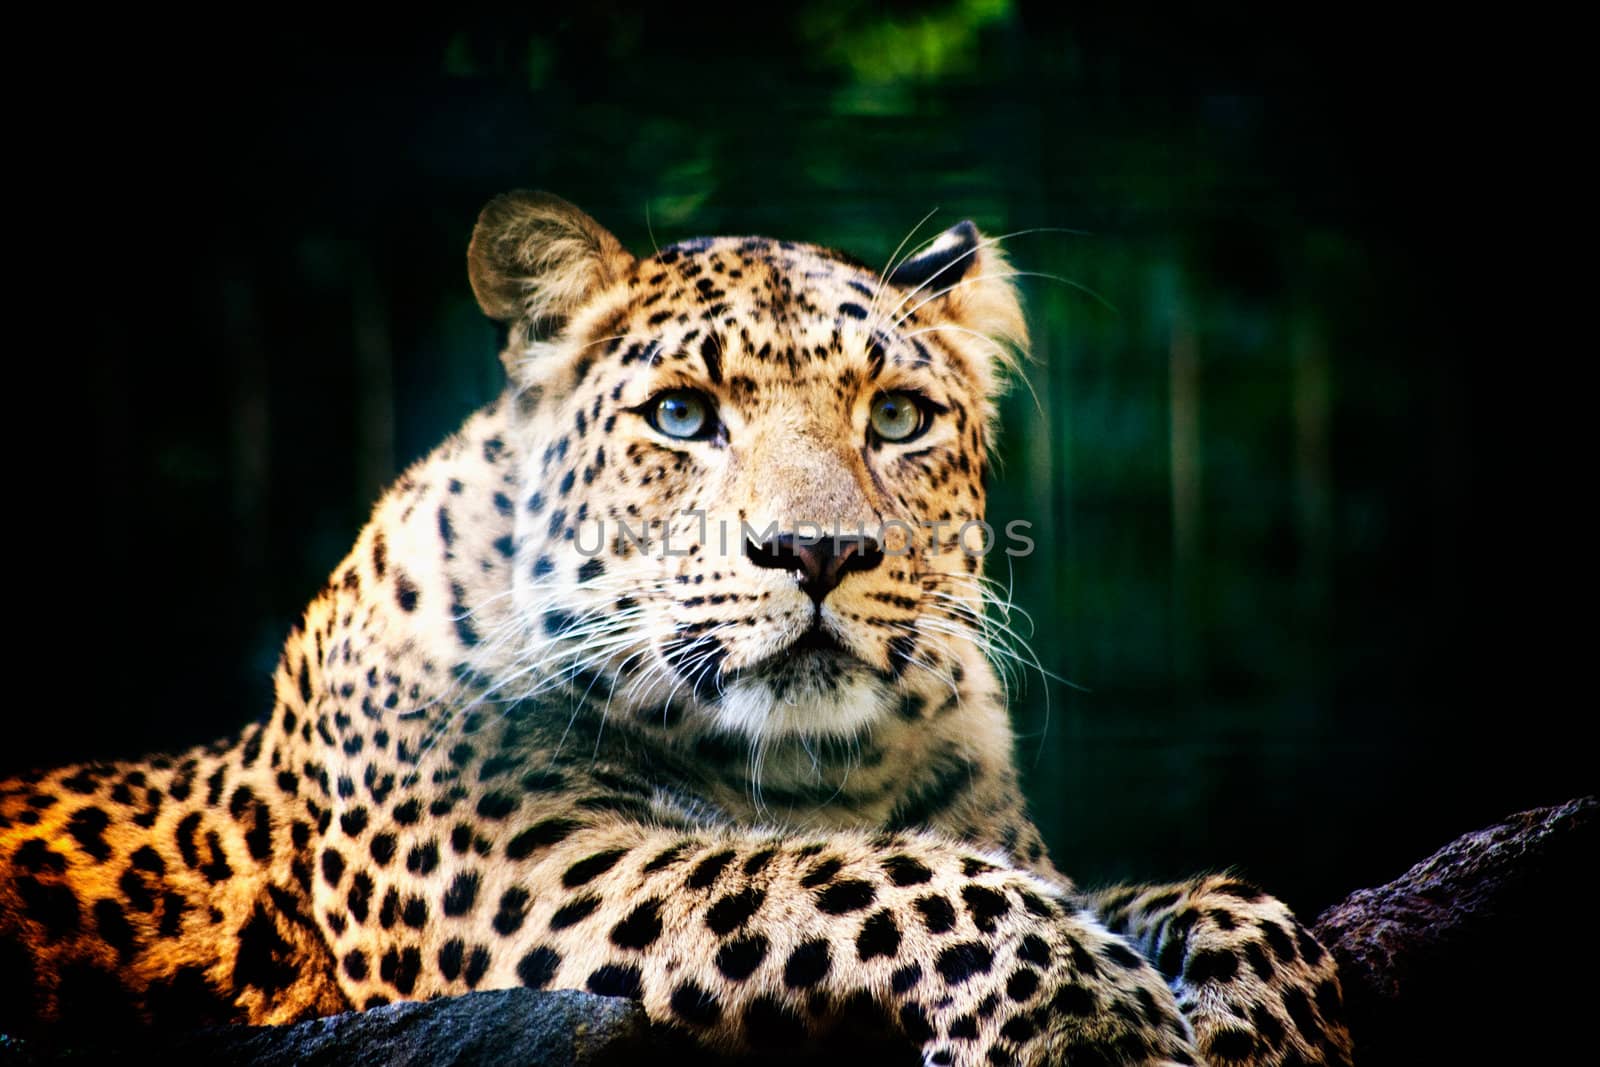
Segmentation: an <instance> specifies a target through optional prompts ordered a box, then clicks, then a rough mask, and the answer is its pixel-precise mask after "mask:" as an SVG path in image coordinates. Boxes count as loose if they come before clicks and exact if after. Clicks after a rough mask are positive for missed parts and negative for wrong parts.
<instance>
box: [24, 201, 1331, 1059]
mask: <svg viewBox="0 0 1600 1067" xmlns="http://www.w3.org/2000/svg"><path fill="white" fill-rule="evenodd" d="M469 273H470V276H471V280H472V283H473V286H474V289H475V291H476V293H477V295H478V297H479V301H480V303H481V304H482V305H483V307H484V309H485V311H486V312H487V313H488V314H489V315H490V316H492V317H494V318H496V319H498V320H500V321H502V322H504V323H505V324H506V325H507V327H508V341H507V344H506V347H505V350H504V357H503V358H504V362H505V365H506V369H507V372H508V378H509V381H508V385H507V388H506V390H505V393H504V394H503V395H502V396H501V397H500V398H499V399H498V400H497V401H495V402H494V403H493V404H491V405H489V406H488V407H487V408H486V409H484V410H483V411H480V412H478V413H477V414H475V415H473V416H472V417H471V418H470V419H468V420H467V422H466V424H465V426H463V427H462V429H461V430H460V431H459V432H458V433H457V434H455V435H454V436H453V437H451V438H450V439H449V440H448V441H446V442H445V443H444V444H443V445H441V446H440V447H439V448H438V449H437V450H436V451H435V452H434V453H433V454H432V455H431V456H429V457H427V458H426V459H425V460H423V461H422V462H420V463H418V464H417V465H416V466H415V467H413V468H412V469H411V470H410V471H408V472H407V473H406V474H405V475H404V476H403V477H401V478H400V479H399V481H398V482H397V483H396V485H395V486H394V487H393V488H392V489H391V490H390V491H389V492H388V493H387V494H386V495H385V496H384V497H383V499H382V500H380V501H379V503H378V505H377V507H376V509H375V511H374V513H373V516H372V519H371V521H370V522H369V523H368V525H367V526H366V528H365V529H364V530H363V531H362V532H361V534H360V536H359V537H358V539H357V541H356V544H355V547H354V549H353V550H352V551H351V553H350V555H349V556H348V557H347V558H346V559H345V560H344V561H343V562H342V563H340V564H339V566H338V567H337V568H336V570H335V571H334V573H333V576H332V577H331V579H330V580H329V582H328V584H327V586H326V587H325V588H324V589H323V590H322V591H321V592H320V593H319V594H318V595H317V597H316V598H315V599H314V600H313V601H312V603H311V605H310V607H309V608H308V610H307V611H306V614H305V617H304V620H303V622H302V623H301V624H300V625H299V626H297V627H296V628H295V630H294V631H293V632H292V633H291V634H290V636H289V639H288V642H287V643H286V645H285V648H284V652H283V655H282V658H281V659H280V661H279V663H278V667H277V670H276V673H275V675H274V691H275V696H276V700H275V703H274V707H273V709H272V711H271V713H270V715H268V716H267V717H266V718H265V719H264V720H263V721H260V722H257V723H254V724H252V725H250V726H248V727H246V728H245V729H244V731H243V732H242V733H241V734H239V735H238V736H237V737H236V738H231V739H229V740H227V741H225V742H222V743H219V744H217V745H214V746H210V747H207V748H201V749H196V750H193V751H190V752H186V753H183V754H180V755H177V756H157V757H154V758H151V759H147V760H144V761H139V762H130V763H115V764H85V765H77V766H72V767H66V768H62V769H58V770H53V771H47V772H40V773H35V774H30V775H25V776H23V777H21V778H18V779H14V780H12V781H10V782H6V783H4V784H3V785H0V863H3V870H0V935H3V937H4V939H5V941H4V944H3V945H0V949H3V951H0V968H3V969H4V970H5V972H6V973H7V975H8V978H7V982H8V989H14V990H15V991H16V992H17V995H16V996H8V997H6V998H5V1002H6V1010H7V1011H9V1012H10V1013H11V1016H12V1017H11V1018H10V1019H8V1020H7V1021H6V1022H5V1025H6V1026H8V1027H11V1028H16V1027H19V1026H21V1027H26V1026H28V1025H29V1024H30V1022H32V1021H37V1020H48V1019H57V1020H71V1019H75V1018H84V1017H93V1018H95V1019H97V1020H101V1021H103V1020H105V1019H107V1018H113V1019H119V1018H140V1017H144V1018H153V1019H156V1020H158V1021H164V1022H168V1023H172V1024H175V1025H182V1024H189V1023H195V1022H203V1021H228V1020H249V1021H252V1022H257V1023H281V1022H287V1021H290V1020H294V1019H301V1018H306V1017H309V1016H315V1015H319V1014H324V1013H328V1012H333V1011H336V1010H340V1009H343V1008H348V1007H352V1006H353V1007H357V1008H362V1007H371V1006H374V1005H378V1004H383V1003H386V1002H388V1001H391V1000H395V999H402V998H422V997H429V996H434V995H439V994H453V993H463V992H466V991H468V990H473V989H487V988H496V987H505V986H515V985H524V986H529V987H533V988H538V989H545V988H584V989H589V990H592V991H594V992H597V993H603V994H607V995H614V996H624V997H634V998H637V999H639V1000H641V1001H642V1002H643V1004H644V1007H645V1009H646V1010H647V1011H648V1012H649V1013H650V1015H651V1016H653V1017H654V1018H656V1019H658V1020H660V1021H662V1022H664V1023H667V1024H670V1025H673V1026H676V1027H680V1028H682V1029H683V1030H685V1031H688V1032H689V1033H691V1034H693V1035H696V1036H697V1037H698V1038H699V1039H700V1040H702V1041H703V1042H704V1043H705V1044H707V1045H708V1046H712V1047H716V1048H719V1049H725V1050H737V1049H747V1048H753V1049H760V1048H763V1047H769V1046H777V1047H787V1046H791V1045H793V1044H794V1043H795V1042H797V1041H801V1040H803V1039H806V1038H808V1037H812V1036H816V1035H820V1034H822V1033H824V1032H828V1031H830V1030H838V1029H839V1028H840V1027H844V1028H845V1029H846V1031H847V1032H848V1031H849V1030H850V1028H852V1027H859V1026H862V1025H864V1024H865V1023H866V1022H870V1021H874V1020H876V1021H877V1022H880V1023H882V1024H883V1025H886V1026H888V1027H890V1028H893V1029H897V1030H898V1031H899V1032H900V1033H902V1034H904V1035H905V1036H906V1037H907V1038H908V1039H909V1040H911V1041H912V1042H914V1043H916V1044H917V1045H918V1046H920V1047H921V1048H922V1049H923V1052H924V1055H925V1058H926V1060H927V1062H929V1063H934V1064H975V1063H999V1064H1005V1063H1046V1062H1048V1063H1057V1062H1065V1063H1070V1064H1100V1063H1119V1064H1155V1063H1165V1064H1171V1063H1179V1064H1187V1063H1199V1062H1202V1061H1203V1060H1209V1061H1210V1062H1213V1063H1243V1064H1261V1065H1267V1064H1272V1065H1287V1064H1296V1063H1306V1064H1323V1063H1330V1064H1331V1063H1346V1062H1348V1058H1349V1052H1350V1043H1349V1038H1348V1036H1347V1034H1346V1033H1345V1030H1344V1028H1343V1025H1342V1023H1341V1015H1342V1008H1341V1004H1340V994H1339V986H1338V981H1337V978H1336V976H1335V973H1334V968H1333V964H1332V961H1331V960H1330V959H1329V958H1328V956H1327V954H1326V953H1325V952H1324V951H1323V949H1322V948H1321V947H1320V946H1319V945H1318V944H1317V943H1316V941H1315V940H1314V939H1313V938H1312V937H1311V936H1310V935H1309V934H1308V933H1307V932H1306V931H1305V929H1304V928H1303V927H1301V926H1300V925H1299V924H1298V923H1297V922H1296V921H1295V920H1294V918H1293V917H1292V916H1291V915H1290V914H1289V913H1288V912H1287V910H1286V909H1285V908H1284V907H1283V905H1282V904H1280V903H1278V902H1277V901H1275V900H1273V899H1271V898H1270V897H1266V896H1264V895H1263V894H1261V893H1260V891H1259V890H1256V889H1255V888H1254V887H1252V886H1249V885H1246V884H1244V883H1242V882H1239V881H1235V880H1230V879H1225V878H1216V877H1210V878H1201V879H1198V880H1195V881H1193V882H1190V883H1187V884H1183V885H1178V886H1171V887H1163V888H1149V889H1121V890H1114V891H1111V892H1108V893H1103V894H1098V895H1085V894H1081V893H1079V892H1077V891H1076V890H1075V889H1074V887H1073V886H1072V884H1071V883H1070V882H1069V881H1068V880H1067V879H1065V878H1064V877H1062V876H1061V875H1060V874H1059V873H1058V872H1057V871H1056V870H1055V868H1054V867H1053V866H1052V865H1051V863H1050V861H1049V860H1048V859H1047V858H1046V856H1045V854H1044V849H1043V846H1042V844H1041V841H1040V838H1039V834H1038V832H1037V831H1036V830H1035V829H1034V827H1033V825H1032V824H1031V823H1030V822H1029V821H1028V819H1027V818H1026V816H1025V814H1024V811H1023V803H1022V799H1021V796H1020V793H1019V791H1018V786H1017V775H1016V771H1015V768H1014V766H1013V764H1012V759H1011V749H1012V736H1011V733H1010V730H1009V728H1008V726H1007V721H1006V715H1005V709H1004V706H1003V700H1002V695H1001V691H1000V687H999V685H998V683H997V678H996V673H995V671H994V669H993V668H992V667H991V665H990V663H989V662H988V660H987V659H986V654H987V653H990V652H992V651H993V645H992V643H991V641H990V636H991V635H990V632H989V631H988V630H987V629H986V627H985V623H984V615H983V588H984V587H983V584H982V583H983V578H982V559H981V557H980V556H978V555H976V554H972V553H968V552H965V551H962V550H961V548H962V544H961V527H962V526H963V524H964V523H967V522H970V521H973V520H977V519H980V518H981V517H982V515H983V508H984V481H985V474H986V469H987V460H986V453H987V448H988V444H989V440H990V435H991V433H992V423H993V419H994V398H995V396H996V394H997V392H998V390H999V387H1000V382H1001V378H1002V375H1003V372H1004V370H1005V368H1006V363H1007V353H1008V352H1009V351H1011V350H1012V349H1013V348H1017V347H1020V346H1021V345H1023V344H1024V343H1025V336H1024V329H1023V322H1022V316H1021V311H1020V308H1019V306H1018V304H1017V300H1016V297H1015V295H1014V293H1013V290H1012V288H1011V286H1010V285H1009V284H1008V282H1007V280H1006V278H1007V275H1008V273H1009V272H1008V271H1007V269H1006V268H1005V265H1004V261H1003V260H1002V259H1001V257H1000V254H999V252H998V249H997V248H996V247H995V244H994V242H992V241H989V240H986V239H984V238H982V237H981V235H979V234H978V232H977V231H976V229H974V228H973V227H972V225H971V224H970V223H963V224H961V225H960V226H957V227H955V228H954V229H952V230H950V231H948V232H947V233H946V234H944V235H943V236H941V237H940V238H939V239H937V240H936V241H935V242H933V243H932V244H931V245H930V246H929V247H928V248H926V249H924V250H923V251H921V252H919V253H918V254H916V255H914V256H911V257H909V258H908V259H906V261H905V262H903V263H901V264H899V265H898V267H897V269H895V270H893V271H891V272H890V273H889V274H888V276H887V277H883V278H881V277H879V276H877V275H875V274H874V272H872V271H871V270H868V269H866V268H864V267H862V266H861V265H860V264H858V263H856V262H854V261H852V260H850V259H848V258H846V257H844V256H841V255H839V254H838V253H835V252H831V251H828V250H826V249H822V248H818V247H814V246H810V245H802V244H792V243H789V242H783V241H773V240H768V239H765V238H719V239H713V240H699V241H690V242H686V243H683V244H679V245H674V246H672V247H670V248H666V249H663V250H661V251H659V252H657V253H656V254H655V255H652V256H649V257H645V258H638V259H636V258H634V257H633V256H631V255H630V254H629V253H628V252H626V251H625V250H624V249H623V248H622V246H621V245H620V244H619V243H618V242H617V241H616V239H615V238H613V237H612V236H611V235H610V234H609V233H607V232H606V231H605V230H603V229H602V228H601V227H600V226H599V225H598V224H596V223H595V222H594V221H593V220H591V219H589V218H588V217H587V216H585V215H583V214H582V213H581V212H579V211H577V210H576V209H575V208H573V207H571V206H570V205H568V204H566V203H564V202H563V201H560V200H557V199H556V198H554V197H549V196H546V195H542V194H513V195H510V196H506V197H501V198H499V199H497V200H496V201H494V202H493V203H491V204H490V205H489V207H488V208H486V209H485V211H484V213H483V216H482V218H481V219H480V221H479V225H478V228H477V231H476V232H475V234H474V236H473V240H472V245H471V249H470V252H469ZM670 390H690V391H693V395H694V396H697V397H701V398H704V400H705V401H706V403H707V404H709V406H710V407H711V408H712V409H713V411H714V416H715V424H714V426H711V427H710V428H708V429H705V431H704V432H703V433H699V434H698V435H697V436H694V437H675V436H672V435H671V434H669V433H666V432H664V431H663V430H662V429H661V428H660V427H659V426H658V425H657V424H656V423H655V422H653V421H652V419H653V418H654V417H655V416H653V415H652V412H653V411H654V410H655V408H653V406H652V405H655V404H658V403H659V398H660V397H662V396H663V395H667V394H666V392H665V391H670ZM887 394H897V395H901V396H910V395H914V396H915V397H916V398H917V403H918V405H919V410H921V411H922V418H923V419H924V420H925V421H924V423H923V425H922V426H921V428H920V430H919V432H918V433H917V434H916V435H915V437H914V439H906V440H903V441H901V440H889V439H886V438H885V437H884V436H882V435H881V434H879V433H878V432H877V431H876V430H875V429H874V426H876V425H877V424H875V423H873V422H872V419H873V417H874V416H873V411H874V404H875V403H876V398H880V397H883V396H884V395H887ZM895 520H900V521H901V525H898V526H897V525H895ZM834 521H837V522H838V523H839V524H840V525H841V526H842V527H843V528H844V529H846V530H854V531H857V534H856V540H854V541H851V542H849V546H848V547H847V548H840V547H839V545H838V544H836V545H835V546H834V552H833V554H831V555H829V554H827V553H823V554H820V555H819V554H818V551H819V550H815V549H812V548H808V547H807V546H806V545H805V543H804V541H803V540H801V539H796V538H795V537H794V536H793V535H794V534H795V533H796V531H797V530H798V528H799V524H800V523H803V522H822V523H824V524H830V523H832V522H834ZM933 523H936V524H938V525H929V524H933ZM624 525H626V527H627V528H628V530H630V531H632V533H631V534H629V533H625V532H624V531H623V527H624ZM747 528H748V529H750V530H751V531H753V532H751V533H749V534H746V532H745V531H746V529H747ZM642 530H644V531H647V536H648V537H649V538H650V539H651V540H652V541H653V544H650V543H641V542H640V541H639V539H638V537H637V535H638V533H639V532H640V531H642ZM723 530H729V531H731V532H730V533H726V534H724V533H721V532H720V531H723ZM768 530H770V531H775V532H772V533H770V534H769V533H764V532H761V531H768ZM841 543H843V542H841ZM107 1013H111V1014H109V1015H108V1014H107ZM118 1013H120V1014H118Z"/></svg>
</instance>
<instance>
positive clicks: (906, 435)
mask: <svg viewBox="0 0 1600 1067" xmlns="http://www.w3.org/2000/svg"><path fill="white" fill-rule="evenodd" d="M868 421H869V422H870V424H871V426H872V432H873V433H875V434H877V435H878V436H879V437H881V438H882V439H883V440H885V441H909V440H911V439H912V438H913V437H916V436H917V435H918V434H920V433H922V431H923V430H926V429H927V428H928V421H929V420H928V418H927V415H926V412H924V410H923V408H922V405H921V404H919V403H918V402H917V398H916V397H915V396H913V395H912V394H910V393H881V394H879V396H878V397H877V398H876V399H875V400H873V402H872V414H871V415H870V416H869V418H868Z"/></svg>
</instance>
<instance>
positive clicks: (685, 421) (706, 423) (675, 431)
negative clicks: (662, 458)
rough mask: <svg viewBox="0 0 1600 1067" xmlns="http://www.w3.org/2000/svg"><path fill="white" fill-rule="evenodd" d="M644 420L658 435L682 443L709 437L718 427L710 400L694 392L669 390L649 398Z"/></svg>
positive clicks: (689, 390) (690, 390)
mask: <svg viewBox="0 0 1600 1067" xmlns="http://www.w3.org/2000/svg"><path fill="white" fill-rule="evenodd" d="M645 419H646V421H648V422H649V423H650V425H651V426H653V427H655V429H656V430H658V431H659V432H661V433H664V434H666V435H667V436H668V437H676V438H678V439H679V440H684V441H690V440H695V439H698V438H703V437H709V436H711V434H712V433H713V432H714V431H715V430H716V428H717V419H716V412H715V410H714V409H713V407H712V404H711V399H710V398H709V397H707V396H706V395H705V394H704V393H699V392H696V391H695V390H693V389H669V390H668V391H666V392H665V393H661V394H659V395H657V396H655V397H652V398H651V399H650V400H649V401H648V402H647V403H646V405H645Z"/></svg>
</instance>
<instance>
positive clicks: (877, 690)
mask: <svg viewBox="0 0 1600 1067" xmlns="http://www.w3.org/2000/svg"><path fill="white" fill-rule="evenodd" d="M786 688H787V692H786V693H785V695H784V696H783V697H782V698H781V699H780V698H779V697H778V696H776V695H775V693H774V689H773V686H772V685H771V684H770V683H769V682H767V681H766V680H765V679H762V678H759V677H755V678H751V677H744V678H736V679H734V680H733V681H731V682H729V683H728V685H727V687H726V688H725V689H724V690H723V692H722V695H721V696H720V698H719V699H718V700H717V701H716V703H714V704H712V705H711V706H710V707H709V708H708V710H709V711H710V713H711V715H712V716H713V720H714V721H715V722H716V724H717V726H718V727H719V728H720V729H722V730H724V731H726V732H728V733H739V734H743V735H744V736H746V737H749V738H751V739H753V740H757V741H777V740H780V739H783V738H789V737H838V738H845V737H852V736H854V735H856V734H858V733H860V732H861V731H862V730H863V729H865V728H866V727H867V726H868V725H870V724H871V723H872V722H873V721H874V720H875V719H877V718H878V717H879V716H880V715H881V714H883V713H884V712H885V711H886V710H887V709H888V707H889V705H890V702H891V701H892V700H893V698H894V694H893V691H892V690H891V689H890V688H889V687H888V686H887V685H886V684H884V682H883V681H881V680H880V679H878V678H877V677H875V676H873V675H872V674H870V673H868V672H867V671H864V670H863V671H859V672H857V671H852V672H850V673H849V674H848V675H847V676H846V677H844V678H840V679H836V680H832V681H829V682H826V683H819V682H818V681H816V680H814V679H810V678H807V679H792V678H791V679H789V680H788V682H787V686H786Z"/></svg>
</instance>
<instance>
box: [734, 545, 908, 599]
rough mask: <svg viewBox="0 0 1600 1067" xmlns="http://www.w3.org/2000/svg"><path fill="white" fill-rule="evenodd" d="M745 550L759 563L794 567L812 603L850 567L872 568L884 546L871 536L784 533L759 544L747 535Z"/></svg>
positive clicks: (827, 591)
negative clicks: (807, 535)
mask: <svg viewBox="0 0 1600 1067" xmlns="http://www.w3.org/2000/svg"><path fill="white" fill-rule="evenodd" d="M744 554H745V555H746V556H748V557H749V558H750V562H751V563H754V564H755V565H756V566H757V567H771V568H772V569H774V570H783V571H793V572H794V573H795V574H796V575H797V576H798V577H799V579H800V588H801V589H803V590H805V593H806V595H807V596H809V597H810V598H811V600H812V602H813V603H815V604H818V605H820V604H821V603H822V600H823V598H824V597H826V596H827V595H828V594H829V593H831V592H833V590H834V588H835V587H836V586H838V584H839V583H840V582H841V581H843V580H844V576H845V575H846V574H849V573H850V572H851V571H870V570H871V569H872V568H874V567H876V566H877V565H878V564H880V563H882V562H883V548H882V547H881V546H880V545H879V544H878V542H877V541H875V540H874V539H872V538H870V537H858V536H855V535H849V536H843V537H831V536H827V535H824V536H823V537H822V538H821V540H813V539H811V538H805V537H799V536H797V535H795V534H791V533H781V534H777V535H776V536H774V537H769V538H767V539H766V540H765V541H762V542H761V543H759V544H757V543H756V542H754V541H751V540H749V539H748V538H746V539H745V543H744Z"/></svg>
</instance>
